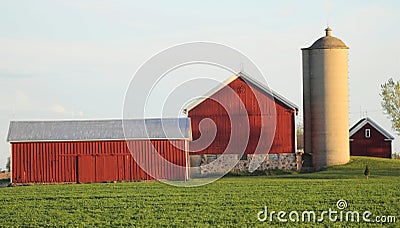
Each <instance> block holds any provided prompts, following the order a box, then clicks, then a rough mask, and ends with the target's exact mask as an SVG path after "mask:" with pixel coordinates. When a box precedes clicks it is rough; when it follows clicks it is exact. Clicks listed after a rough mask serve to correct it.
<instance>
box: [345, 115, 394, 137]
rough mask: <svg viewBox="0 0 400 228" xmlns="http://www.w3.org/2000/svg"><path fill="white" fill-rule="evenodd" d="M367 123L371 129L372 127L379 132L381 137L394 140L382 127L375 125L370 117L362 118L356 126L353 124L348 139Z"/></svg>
mask: <svg viewBox="0 0 400 228" xmlns="http://www.w3.org/2000/svg"><path fill="white" fill-rule="evenodd" d="M368 123H369V124H370V125H371V126H372V127H374V128H375V129H376V130H377V131H379V132H380V133H381V134H382V135H383V136H385V137H386V139H387V140H394V137H393V136H392V135H391V134H390V133H389V132H388V131H386V130H385V129H384V128H383V127H381V126H380V125H379V124H377V123H376V122H375V121H374V120H372V119H371V118H370V117H364V118H362V119H361V120H359V121H358V122H357V123H356V124H354V125H353V126H352V127H351V128H350V137H352V136H353V135H354V134H355V133H356V132H358V131H359V130H360V129H361V128H362V127H364V126H365V125H366V124H368Z"/></svg>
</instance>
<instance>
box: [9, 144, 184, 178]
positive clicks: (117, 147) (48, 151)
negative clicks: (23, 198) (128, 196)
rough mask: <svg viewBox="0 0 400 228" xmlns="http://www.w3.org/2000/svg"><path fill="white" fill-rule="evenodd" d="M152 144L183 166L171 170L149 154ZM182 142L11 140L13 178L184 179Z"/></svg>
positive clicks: (171, 160) (169, 159)
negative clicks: (143, 167) (141, 166)
mask: <svg viewBox="0 0 400 228" xmlns="http://www.w3.org/2000/svg"><path fill="white" fill-rule="evenodd" d="M127 143H128V144H129V147H130V148H132V149H133V153H135V156H137V158H138V159H137V162H140V163H141V164H143V165H145V164H146V165H145V166H146V168H148V169H150V171H151V173H152V174H154V177H152V176H150V175H148V174H147V173H146V172H145V171H143V169H142V168H140V167H139V166H138V165H137V163H136V161H135V160H134V159H133V157H132V154H131V153H130V151H129V149H128V145H127ZM172 144H176V145H177V146H176V147H175V146H174V145H172ZM151 145H153V146H154V148H155V149H156V151H157V152H158V153H159V154H160V155H161V156H162V157H163V158H165V159H166V160H167V161H169V162H171V163H173V164H177V165H180V166H182V167H181V168H177V169H175V170H173V169H174V168H169V167H170V166H167V165H165V164H164V163H162V162H161V160H160V159H157V158H156V157H155V156H151V155H150V154H149V151H150V149H151ZM184 145H185V140H174V141H171V142H170V141H168V140H151V141H146V140H132V141H128V142H126V141H122V140H121V141H101V142H95V141H93V142H26V143H11V148H12V162H13V164H12V168H13V169H12V178H13V179H12V182H13V183H50V182H82V183H84V182H109V181H122V180H125V181H133V180H151V179H153V178H156V179H183V178H184V177H185V176H184V171H182V169H184V168H185V162H186V156H185V153H186V152H185V151H184V150H181V149H179V148H185V147H184ZM167 168H169V169H167Z"/></svg>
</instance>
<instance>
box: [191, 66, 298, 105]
mask: <svg viewBox="0 0 400 228" xmlns="http://www.w3.org/2000/svg"><path fill="white" fill-rule="evenodd" d="M237 78H242V79H243V80H244V81H246V82H247V83H250V84H252V85H254V86H255V87H257V88H258V89H260V90H261V91H263V92H265V93H266V94H270V95H272V96H273V98H274V99H276V100H278V101H280V102H282V103H283V104H285V105H286V106H288V107H289V108H291V109H293V110H295V111H296V113H297V112H298V111H299V107H298V106H297V105H295V104H294V103H292V102H291V101H289V100H288V99H286V98H285V97H283V96H282V95H280V94H278V93H277V92H275V91H273V90H271V89H270V88H268V87H267V86H265V85H264V84H262V83H260V82H259V81H257V80H256V79H254V78H252V77H251V76H250V75H248V74H246V73H244V72H239V73H237V74H234V75H233V76H231V77H229V78H228V79H227V80H225V81H224V82H223V83H221V85H218V86H217V87H215V88H214V89H212V90H210V91H209V92H208V93H206V94H205V95H204V96H203V97H202V98H199V99H197V100H196V101H194V102H192V103H191V104H189V105H188V106H187V107H186V108H185V111H186V112H188V111H190V110H192V109H193V108H194V107H196V106H197V105H199V104H201V103H202V102H203V101H205V100H206V99H207V98H209V97H211V96H212V95H213V94H215V93H216V92H218V91H219V90H221V89H222V88H224V87H225V86H226V85H228V84H229V83H231V82H233V81H234V80H235V79H237Z"/></svg>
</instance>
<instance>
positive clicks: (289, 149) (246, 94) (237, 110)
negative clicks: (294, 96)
mask: <svg viewBox="0 0 400 228" xmlns="http://www.w3.org/2000/svg"><path fill="white" fill-rule="evenodd" d="M250 86H251V87H250ZM231 89H232V90H231ZM231 91H234V92H235V93H232V92H231ZM235 94H236V95H237V96H235ZM237 97H239V98H240V100H239V99H237ZM217 101H220V102H223V103H226V104H228V105H229V106H230V107H231V109H232V110H233V115H230V116H229V115H228V113H227V111H226V110H225V108H224V107H223V106H222V105H221V104H219V103H218V102H217ZM241 102H242V104H243V105H242V106H241V105H240V103H241ZM274 113H275V116H273V114H274ZM188 116H189V117H190V118H191V127H192V136H193V141H195V140H197V139H199V138H200V130H199V123H200V122H201V121H202V120H203V119H205V118H210V119H212V120H213V121H214V123H215V124H216V127H217V134H216V137H215V139H214V141H213V142H212V143H211V145H210V146H208V147H207V148H206V149H203V150H199V149H198V148H197V145H196V142H189V148H190V151H197V152H196V153H198V154H221V153H223V152H224V150H225V148H226V147H227V145H228V143H229V140H230V137H231V130H232V129H231V120H230V119H232V120H233V121H234V123H235V124H234V125H233V127H238V129H241V127H242V126H240V125H243V124H242V123H241V121H235V118H237V119H240V117H242V118H243V116H248V121H249V127H250V132H249V141H248V144H247V147H246V150H245V153H246V154H251V153H254V152H255V150H256V147H257V145H258V144H260V145H261V146H262V148H263V149H264V148H265V149H264V150H265V151H261V152H263V153H268V152H269V153H271V154H279V153H294V152H295V149H296V148H295V125H294V124H295V123H294V118H295V111H294V110H292V109H291V108H289V107H287V106H286V105H285V104H283V103H281V102H280V101H278V100H276V99H275V100H272V98H271V96H270V95H268V94H265V93H264V92H263V91H261V90H259V89H258V88H257V87H255V86H253V85H251V84H248V83H246V82H245V81H244V80H243V79H241V78H237V79H235V80H234V81H232V82H231V83H230V84H229V85H227V86H226V87H224V88H222V89H221V90H219V91H218V92H216V93H215V94H213V95H212V96H211V97H210V98H208V99H206V100H204V101H203V102H202V103H200V104H199V105H197V106H196V107H194V108H193V109H192V110H190V111H189V113H188ZM271 118H276V123H275V126H274V125H273V121H271ZM236 125H238V126H236ZM244 126H245V125H244ZM211 127H212V126H205V128H206V129H205V131H204V132H203V133H207V132H209V131H210V129H211ZM274 127H275V135H274V137H273V138H272V137H271V138H269V137H270V136H271V135H272V133H273V131H274ZM208 128H209V129H208ZM262 129H264V131H265V132H267V138H262V139H259V138H260V134H261V130H262ZM244 136H245V133H244V132H243V134H242V132H241V133H240V134H239V135H238V136H237V138H236V139H232V141H233V142H234V143H237V144H238V145H239V144H240V143H241V142H243V140H245V139H244V138H245V137H244ZM271 141H272V146H271V148H270V150H268V145H271ZM237 152H238V153H240V152H241V151H237ZM230 153H236V151H230Z"/></svg>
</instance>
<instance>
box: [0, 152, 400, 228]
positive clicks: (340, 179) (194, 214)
mask: <svg viewBox="0 0 400 228" xmlns="http://www.w3.org/2000/svg"><path fill="white" fill-rule="evenodd" d="M365 165H368V166H369V168H370V171H371V176H370V178H369V180H366V179H365V177H364V176H363V172H364V169H365ZM339 199H344V200H346V201H347V208H346V209H344V210H343V211H347V210H352V211H359V212H360V213H361V212H364V211H366V210H368V211H371V213H372V216H371V217H370V218H374V217H375V216H376V215H380V216H388V215H391V216H393V215H394V216H396V220H397V221H396V222H395V223H386V224H385V226H389V227H400V161H399V160H389V159H376V158H362V157H352V161H351V163H349V164H347V165H343V166H337V167H331V168H328V169H326V170H324V171H321V172H317V173H313V174H292V175H283V176H268V177H265V176H264V177H262V176H260V177H226V178H222V179H220V180H219V181H217V182H214V183H212V184H209V185H206V186H202V187H195V188H178V187H172V186H169V185H166V184H163V183H159V182H155V181H152V182H132V183H102V184H65V185H36V186H19V187H9V188H1V189H0V210H1V212H2V213H1V215H0V216H1V220H0V221H1V225H2V226H85V225H86V226H125V225H126V226H134V225H135V226H178V227H184V226H185V227H187V226H211V227H214V226H224V227H225V226H251V227H252V226H267V225H276V226H287V227H291V226H307V227H310V226H311V227H312V226H317V227H321V226H327V227H332V226H335V227H341V226H343V227H348V226H350V227H358V226H364V227H369V226H371V224H370V223H366V222H360V223H357V222H330V221H329V219H328V218H325V220H324V221H323V222H301V221H299V222H279V221H278V220H277V219H274V220H273V221H272V222H270V221H268V220H267V221H265V222H260V221H258V219H257V213H258V212H259V211H261V210H263V209H264V207H265V206H267V207H268V210H269V211H270V210H274V211H280V210H283V211H286V212H287V213H289V212H290V211H293V210H295V211H299V212H300V213H301V212H302V211H305V210H313V211H315V212H317V213H320V212H322V211H324V210H328V209H329V208H332V210H338V209H337V206H336V202H337V201H338V200H339ZM286 218H287V217H286ZM360 220H362V219H361V218H360ZM374 225H381V223H378V224H377V223H375V224H374Z"/></svg>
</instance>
